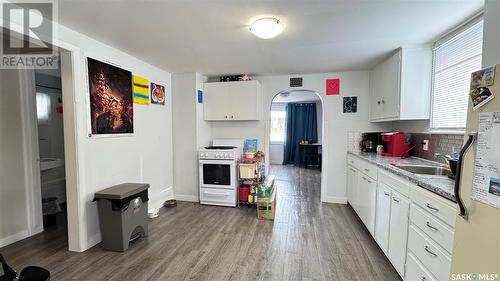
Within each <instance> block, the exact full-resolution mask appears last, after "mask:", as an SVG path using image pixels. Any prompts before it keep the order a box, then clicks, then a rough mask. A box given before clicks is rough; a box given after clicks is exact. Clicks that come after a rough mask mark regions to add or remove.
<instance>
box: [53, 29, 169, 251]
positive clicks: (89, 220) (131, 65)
mask: <svg viewBox="0 0 500 281" xmlns="http://www.w3.org/2000/svg"><path fill="white" fill-rule="evenodd" d="M58 36H59V37H58V38H59V40H60V41H62V42H61V44H62V45H63V46H64V45H68V46H72V47H74V48H76V49H77V50H79V51H76V52H74V53H73V56H74V57H75V58H78V63H79V64H78V65H75V66H73V71H74V75H75V79H76V80H75V85H76V89H75V103H76V126H77V143H78V160H79V161H78V163H79V178H78V179H79V186H80V191H79V194H80V204H82V206H83V209H82V217H83V219H84V221H81V222H80V223H81V227H82V229H83V230H84V233H83V236H82V237H81V238H80V240H81V242H80V244H81V245H80V248H79V249H75V250H85V249H88V248H90V247H92V246H93V245H95V244H97V243H98V242H100V240H101V238H100V231H99V224H98V216H97V205H96V203H95V202H92V199H93V196H94V193H95V192H96V191H99V190H101V189H104V188H106V187H109V186H112V185H115V184H119V183H123V182H145V183H149V184H150V185H151V187H150V189H149V198H150V201H149V205H150V209H151V208H156V207H160V206H161V205H162V203H163V202H164V201H165V200H166V199H168V198H173V167H172V163H173V156H172V99H171V93H172V91H171V77H170V76H171V75H170V73H168V72H165V71H163V70H161V69H159V68H157V67H155V66H153V65H150V64H147V63H145V62H144V61H141V60H140V59H138V58H136V57H134V56H133V55H130V54H126V53H124V52H122V51H120V50H119V49H116V48H113V47H110V46H108V45H105V44H103V43H101V42H98V41H96V40H94V39H92V38H90V37H87V36H85V35H83V34H81V33H78V32H76V31H73V30H71V29H69V28H66V27H63V26H59V30H58ZM86 56H90V57H92V58H95V59H98V60H101V61H105V62H111V63H113V64H115V65H118V66H119V67H121V68H124V69H127V70H129V71H131V72H132V73H133V74H137V75H140V76H142V77H144V78H147V79H149V80H150V81H151V82H155V83H159V84H162V85H164V86H165V90H166V105H165V106H159V105H149V106H146V105H138V104H134V134H133V135H132V136H122V137H88V134H89V130H90V128H89V122H88V120H89V117H88V116H89V104H88V84H87V79H86V77H87V71H86ZM63 84H64V80H63ZM63 99H64V92H63ZM70 188H71V187H70ZM68 208H71V206H68Z"/></svg>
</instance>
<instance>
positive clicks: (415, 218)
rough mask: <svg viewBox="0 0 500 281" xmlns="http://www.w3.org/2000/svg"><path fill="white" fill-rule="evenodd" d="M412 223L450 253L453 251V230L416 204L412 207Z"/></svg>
mask: <svg viewBox="0 0 500 281" xmlns="http://www.w3.org/2000/svg"><path fill="white" fill-rule="evenodd" d="M410 221H411V222H412V223H413V224H414V225H416V226H417V227H418V228H420V230H422V231H423V232H424V233H425V234H427V235H428V236H429V237H430V238H431V239H432V240H434V241H435V242H437V243H438V244H439V245H440V246H441V247H443V248H444V249H445V250H446V251H448V253H451V252H452V249H453V229H451V228H450V227H449V226H447V225H446V224H444V223H442V222H441V221H440V220H438V219H435V218H434V217H433V216H432V215H431V214H429V213H427V212H426V211H424V210H423V209H421V208H420V207H418V206H416V205H415V204H412V205H411V211H410Z"/></svg>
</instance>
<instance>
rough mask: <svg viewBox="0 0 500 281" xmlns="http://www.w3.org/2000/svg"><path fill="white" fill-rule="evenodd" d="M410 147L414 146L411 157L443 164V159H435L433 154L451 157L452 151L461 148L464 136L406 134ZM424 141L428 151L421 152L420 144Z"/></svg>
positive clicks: (421, 146)
mask: <svg viewBox="0 0 500 281" xmlns="http://www.w3.org/2000/svg"><path fill="white" fill-rule="evenodd" d="M407 135H408V136H409V139H410V143H411V146H415V147H414V148H413V149H412V151H411V155H412V156H415V157H420V158H424V159H428V160H432V161H439V162H444V159H442V158H440V159H436V157H435V153H440V154H443V155H446V154H449V155H451V154H452V152H453V151H456V152H458V151H460V149H461V148H462V146H463V142H464V136H463V135H456V134H415V133H412V134H407ZM424 140H429V150H427V151H425V150H423V145H422V144H421V143H422V142H423V141H424Z"/></svg>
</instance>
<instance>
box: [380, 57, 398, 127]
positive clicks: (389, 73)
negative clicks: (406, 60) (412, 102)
mask: <svg viewBox="0 0 500 281" xmlns="http://www.w3.org/2000/svg"><path fill="white" fill-rule="evenodd" d="M383 73H384V76H383V79H382V81H383V84H382V85H383V89H382V92H381V103H382V111H383V113H382V114H381V116H380V117H381V118H383V119H389V118H390V119H394V118H398V117H399V98H400V97H399V95H400V89H401V50H400V51H399V52H397V53H396V54H394V55H393V56H392V57H390V58H389V59H388V60H387V61H385V62H384V64H383Z"/></svg>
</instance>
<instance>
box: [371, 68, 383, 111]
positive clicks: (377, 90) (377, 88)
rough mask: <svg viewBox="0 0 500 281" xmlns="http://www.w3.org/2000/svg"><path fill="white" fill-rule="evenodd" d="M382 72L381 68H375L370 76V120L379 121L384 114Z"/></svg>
mask: <svg viewBox="0 0 500 281" xmlns="http://www.w3.org/2000/svg"><path fill="white" fill-rule="evenodd" d="M381 76H382V70H381V66H380V65H378V66H377V67H375V68H374V69H373V70H372V72H371V74H370V120H377V119H380V118H381V114H382V102H381V100H382V97H381V92H382V89H381V84H380V83H378V81H380V80H381Z"/></svg>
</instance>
